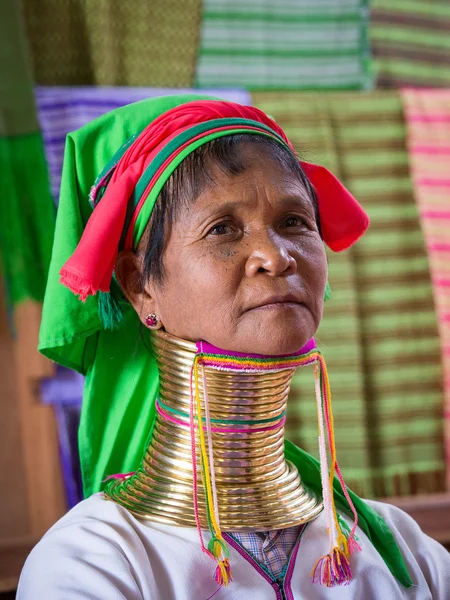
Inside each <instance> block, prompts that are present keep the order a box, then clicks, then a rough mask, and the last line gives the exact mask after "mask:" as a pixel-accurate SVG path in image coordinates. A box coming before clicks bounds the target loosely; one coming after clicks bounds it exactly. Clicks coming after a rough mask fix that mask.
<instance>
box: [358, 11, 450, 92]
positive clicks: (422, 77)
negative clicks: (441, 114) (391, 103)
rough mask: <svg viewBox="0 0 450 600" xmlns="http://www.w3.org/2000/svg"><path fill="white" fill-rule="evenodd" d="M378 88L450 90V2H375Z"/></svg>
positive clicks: (373, 40) (373, 35)
mask: <svg viewBox="0 0 450 600" xmlns="http://www.w3.org/2000/svg"><path fill="white" fill-rule="evenodd" d="M372 7H373V10H372V18H371V26H370V38H371V43H372V50H373V54H374V57H375V65H376V71H377V79H378V85H379V86H381V87H400V86H426V87H448V86H450V2H449V1H448V0H372Z"/></svg>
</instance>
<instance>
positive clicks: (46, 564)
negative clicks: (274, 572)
mask: <svg viewBox="0 0 450 600" xmlns="http://www.w3.org/2000/svg"><path fill="white" fill-rule="evenodd" d="M369 504H370V505H371V506H372V507H373V508H374V509H375V510H376V511H377V512H378V513H380V514H381V515H382V516H383V517H384V518H385V520H386V521H387V523H388V525H389V527H390V528H391V530H392V532H393V534H394V535H395V537H396V540H397V543H398V545H399V547H400V550H401V552H402V554H403V557H404V560H405V563H406V564H407V566H408V570H409V573H410V576H411V579H412V580H413V583H414V585H413V587H410V588H405V587H403V586H402V585H401V584H400V583H399V582H397V580H396V579H395V578H394V577H393V576H392V575H391V573H390V572H389V570H388V568H387V567H386V565H385V563H384V561H383V559H382V558H381V556H380V555H379V554H378V552H377V551H376V549H375V548H374V547H373V546H372V544H371V543H370V541H369V539H368V538H367V537H366V535H365V534H364V533H363V532H362V531H361V530H358V532H357V534H358V538H359V543H360V544H361V546H362V552H361V553H358V554H355V555H353V556H352V557H351V567H352V572H353V581H352V582H351V583H350V585H348V586H342V587H336V588H325V587H322V586H320V585H318V584H313V583H312V582H311V576H310V575H311V569H312V567H313V565H314V563H315V561H316V560H317V559H318V558H319V557H320V556H322V555H324V554H326V552H327V549H328V537H327V533H326V528H325V518H324V514H323V513H322V514H321V515H320V516H319V517H318V518H317V519H315V520H314V521H312V522H311V523H309V524H308V525H307V526H306V527H305V528H303V530H302V531H301V535H300V536H299V539H298V541H297V543H296V545H295V547H294V550H293V551H292V553H291V555H290V558H289V562H288V566H287V569H286V572H285V574H284V577H283V578H282V579H281V580H274V579H273V578H272V577H271V576H270V575H269V574H268V572H267V571H265V570H263V569H262V568H261V566H260V565H259V564H258V563H257V562H256V561H255V560H254V559H253V558H252V556H251V555H250V554H249V553H248V552H246V551H245V550H244V549H243V548H242V546H240V545H239V544H238V543H237V542H236V541H235V540H233V539H232V538H231V537H229V547H230V551H231V557H230V564H231V568H232V571H233V579H234V580H233V582H232V583H230V584H229V585H228V586H227V587H223V588H219V586H218V585H217V584H216V582H215V581H214V579H213V572H214V563H213V561H211V560H210V559H209V558H208V557H207V556H205V555H204V554H202V552H201V550H200V545H199V540H198V534H197V531H196V529H194V528H185V527H175V526H169V525H159V524H157V523H151V522H141V521H138V520H137V519H135V518H134V517H133V516H132V515H131V514H130V513H129V512H128V511H127V510H126V509H124V508H123V507H121V506H119V505H117V504H115V503H113V502H110V501H106V500H104V498H103V495H102V494H95V495H93V496H91V497H90V498H88V499H87V500H84V501H83V502H81V503H80V504H78V505H77V506H76V507H75V508H73V509H72V510H71V511H70V512H69V513H67V514H66V515H65V516H64V517H63V518H62V519H61V520H60V521H58V523H56V524H55V525H54V526H53V527H52V528H51V529H50V530H49V531H48V533H47V534H46V535H45V536H44V537H43V538H42V540H41V541H40V542H39V543H38V544H37V546H36V547H35V548H34V550H33V551H32V552H31V554H30V556H29V557H28V559H27V561H26V563H25V566H24V569H23V571H22V575H21V578H20V582H19V589H18V593H17V599H18V600H75V599H76V600H81V599H83V600H156V599H158V600H159V599H161V600H208V599H210V598H212V597H214V600H231V599H233V600H238V599H239V600H244V599H245V600H249V599H251V600H294V599H295V600H297V599H298V600H299V599H304V600H319V599H327V600H344V599H345V600H349V599H355V600H375V599H376V600H396V599H403V598H405V599H411V600H412V599H414V600H431V599H433V600H444V599H448V598H450V554H449V553H448V552H447V551H446V550H445V549H444V548H443V547H442V546H441V545H440V544H438V543H437V542H436V541H434V540H432V539H431V538H429V537H428V536H426V535H425V534H424V533H423V532H422V531H421V529H420V528H419V526H418V525H417V524H416V523H415V521H414V520H413V519H412V518H411V517H409V516H408V515H407V514H406V513H404V512H402V511H401V510H399V509H398V508H395V507H393V506H390V505H388V504H382V503H380V502H373V501H369ZM343 518H344V519H346V517H343ZM346 520H347V519H346ZM347 522H348V523H349V524H350V522H349V521H348V520H347Z"/></svg>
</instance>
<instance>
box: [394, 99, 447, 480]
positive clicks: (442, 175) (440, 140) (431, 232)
mask: <svg viewBox="0 0 450 600" xmlns="http://www.w3.org/2000/svg"><path fill="white" fill-rule="evenodd" d="M402 98H403V103H404V109H405V115H406V122H407V128H408V140H407V143H408V150H409V161H410V168H411V174H412V178H413V182H414V187H415V195H416V200H417V204H418V207H419V211H420V216H421V221H422V227H423V232H424V236H425V242H426V245H427V249H428V255H429V259H430V269H431V277H432V281H433V290H434V298H435V303H436V311H437V316H438V319H439V331H440V336H441V344H442V360H443V370H444V378H445V379H444V390H445V392H444V393H445V406H444V422H445V445H446V448H445V449H446V459H447V487H448V488H450V90H437V89H410V88H406V89H404V90H402Z"/></svg>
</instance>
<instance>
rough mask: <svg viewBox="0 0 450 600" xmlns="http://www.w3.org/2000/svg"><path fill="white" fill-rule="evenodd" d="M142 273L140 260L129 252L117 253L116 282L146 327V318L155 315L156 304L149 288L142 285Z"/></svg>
mask: <svg viewBox="0 0 450 600" xmlns="http://www.w3.org/2000/svg"><path fill="white" fill-rule="evenodd" d="M142 271H143V263H142V258H140V257H139V256H137V255H136V254H134V253H133V252H131V250H122V252H119V255H118V257H117V260H116V265H115V269H114V273H115V275H116V279H117V282H118V284H119V285H120V287H121V289H122V291H123V293H124V295H125V297H126V298H127V300H128V301H129V302H130V304H131V305H132V307H133V308H134V310H135V311H136V312H137V314H138V316H139V319H140V320H141V321H142V323H144V325H146V319H147V316H148V315H150V314H155V313H156V302H155V298H154V297H153V295H152V292H151V286H149V285H144V284H143V283H142Z"/></svg>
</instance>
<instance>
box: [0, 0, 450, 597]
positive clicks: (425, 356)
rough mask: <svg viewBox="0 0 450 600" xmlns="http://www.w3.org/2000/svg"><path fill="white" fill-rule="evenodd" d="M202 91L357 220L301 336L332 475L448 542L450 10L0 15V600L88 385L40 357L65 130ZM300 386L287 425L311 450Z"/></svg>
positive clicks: (97, 0)
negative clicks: (283, 144)
mask: <svg viewBox="0 0 450 600" xmlns="http://www.w3.org/2000/svg"><path fill="white" fill-rule="evenodd" d="M180 88H182V89H185V90H190V89H192V90H195V89H203V90H210V91H211V93H213V94H216V95H218V96H221V97H223V98H226V99H232V100H235V101H238V102H241V103H244V104H252V105H255V106H257V107H259V108H261V109H262V110H264V111H265V112H267V113H268V114H270V115H271V116H273V117H274V118H275V119H276V120H277V121H278V123H279V124H280V125H281V126H282V127H283V128H284V129H285V131H286V133H287V134H288V136H289V137H290V139H291V140H292V141H293V142H294V145H295V147H296V149H297V152H298V154H299V155H300V156H301V157H302V158H303V159H305V160H310V161H314V162H317V163H320V164H323V165H325V166H327V167H328V168H330V169H332V171H333V172H334V173H335V174H336V175H337V176H338V177H339V178H340V179H341V181H343V183H344V184H345V185H346V186H347V187H348V188H349V189H350V190H351V191H352V193H353V194H354V195H355V196H356V197H357V199H358V200H359V201H360V202H361V203H362V205H363V206H364V207H365V209H366V210H367V212H368V213H369V215H370V217H371V221H372V225H371V228H370V230H369V233H368V234H367V235H366V236H365V238H364V239H363V240H361V242H360V243H359V244H357V246H356V247H355V248H353V249H351V250H349V251H347V252H344V253H342V254H339V255H332V256H331V255H330V257H329V265H330V266H329V269H330V284H331V289H332V298H331V300H330V301H328V302H327V304H326V307H325V316H324V319H323V322H322V325H321V327H320V330H319V332H318V335H317V339H318V342H319V345H320V347H321V349H322V351H323V352H324V355H325V357H326V359H327V362H328V368H329V372H330V377H331V384H332V390H333V401H334V411H335V421H336V430H337V449H338V454H339V458H340V463H341V467H342V469H343V471H344V473H345V475H346V480H347V482H348V483H349V484H350V485H351V487H353V489H354V490H355V491H356V492H358V493H359V494H360V495H362V496H364V497H367V498H380V499H388V500H389V501H390V502H393V503H395V504H397V505H398V506H400V507H402V508H403V509H405V510H407V511H408V512H409V513H410V514H412V515H413V516H414V517H415V518H416V519H417V520H418V521H419V523H420V525H421V526H422V527H423V528H424V530H425V531H426V532H427V533H429V534H430V535H432V536H433V537H435V538H436V539H438V540H439V541H441V542H442V543H443V544H445V545H447V547H450V491H449V486H450V3H449V2H448V0H373V1H372V2H369V1H368V0H276V1H275V2H274V1H273V0H271V1H269V0H128V1H126V2H125V1H123V0H21V1H20V0H2V2H0V254H1V267H0V269H1V273H0V478H1V479H0V592H3V593H4V594H7V595H4V596H1V597H2V598H3V597H4V598H13V597H14V589H15V586H16V585H17V580H18V575H19V573H20V569H21V566H22V564H23V562H24V559H25V557H26V555H27V554H28V552H29V551H30V549H31V547H32V546H33V545H34V544H35V543H36V541H37V540H38V539H39V537H40V536H42V534H43V533H44V532H45V531H46V530H47V529H48V528H49V527H50V526H51V525H52V524H53V523H54V522H55V521H56V520H57V519H58V518H59V517H60V516H62V515H63V514H64V512H65V511H67V510H68V508H70V507H71V506H73V505H74V504H76V503H77V502H78V501H79V500H80V499H81V498H82V496H81V481H80V473H79V465H78V457H77V426H78V419H79V413H80V405H81V396H82V389H83V378H82V376H81V375H78V374H76V373H74V372H71V371H68V370H66V369H62V368H59V367H56V365H54V364H52V363H50V362H49V361H47V360H46V359H44V358H43V357H42V356H39V355H38V353H37V351H36V346H37V336H38V330H39V321H40V307H41V303H42V300H43V296H44V290H45V283H46V274H47V270H48V265H49V259H50V254H51V247H52V236H53V227H54V222H55V214H56V209H57V204H58V193H59V184H60V175H61V166H62V159H63V149H64V141H65V136H66V134H67V133H68V132H69V131H72V130H74V129H77V128H78V127H80V126H82V125H83V124H85V123H86V122H88V121H89V120H91V119H93V118H95V117H97V116H99V115H101V114H103V113H105V112H107V111H109V110H111V109H113V108H116V107H118V106H121V105H123V104H127V103H129V102H133V101H136V100H140V99H142V98H146V97H149V96H154V95H162V94H168V93H178V92H179V91H180ZM311 392H312V390H311V381H310V373H306V372H299V373H298V374H297V375H296V377H295V379H294V382H293V386H292V391H291V400H290V405H289V414H288V424H287V429H288V431H287V433H288V436H289V437H290V439H291V440H292V441H294V442H295V443H297V444H298V445H300V446H302V447H303V448H305V449H306V450H307V451H309V452H311V453H312V454H317V422H316V414H315V403H314V402H313V401H309V398H312V396H311Z"/></svg>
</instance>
